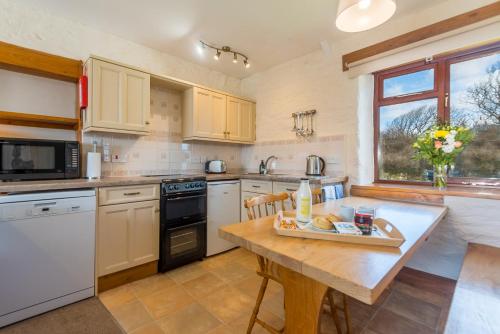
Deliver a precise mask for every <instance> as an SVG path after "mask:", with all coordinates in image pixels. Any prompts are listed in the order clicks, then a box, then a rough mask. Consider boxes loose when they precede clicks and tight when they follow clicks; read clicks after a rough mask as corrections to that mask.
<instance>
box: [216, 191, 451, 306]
mask: <svg viewBox="0 0 500 334" xmlns="http://www.w3.org/2000/svg"><path fill="white" fill-rule="evenodd" d="M342 204H346V205H350V206H354V207H357V206H360V205H366V206H372V207H376V208H377V215H378V216H380V217H382V218H385V219H387V220H389V221H390V222H391V223H393V224H394V225H395V226H396V227H397V228H398V229H399V230H400V231H401V232H402V233H403V235H404V236H405V238H406V241H405V242H404V243H403V244H402V245H401V246H400V247H399V248H394V247H384V246H370V245H356V244H348V243H340V242H333V241H326V240H313V239H302V238H294V237H285V236H280V235H278V234H276V232H275V231H274V229H273V227H272V224H273V219H274V217H265V218H261V219H257V220H253V221H249V222H244V223H238V224H232V225H228V226H224V227H222V228H221V229H219V235H220V236H221V237H222V238H224V239H226V240H228V241H231V242H234V243H236V244H238V245H239V246H242V247H244V248H247V249H249V250H250V251H252V252H254V253H257V254H259V255H262V256H264V257H266V258H269V259H271V260H272V261H275V262H276V263H278V264H280V265H282V266H284V267H286V268H288V269H291V270H294V271H296V272H299V273H301V274H303V275H305V276H308V277H311V278H313V279H315V280H316V281H319V282H321V283H323V284H325V285H328V286H331V287H333V288H334V289H336V290H338V291H340V292H343V293H345V294H347V295H349V296H351V297H353V298H356V299H358V300H360V301H362V302H364V303H367V304H373V303H374V302H375V301H376V300H377V298H378V297H379V296H380V294H381V293H382V292H383V291H384V289H385V288H387V286H388V285H389V283H390V282H391V281H392V279H393V278H394V276H396V274H397V273H398V272H399V270H400V269H401V268H402V267H403V266H404V265H405V263H406V262H407V261H408V260H409V259H410V257H411V256H412V254H413V253H414V252H415V251H416V250H417V249H418V248H419V247H420V245H421V244H422V243H423V242H424V240H425V239H426V238H427V237H428V236H429V235H430V234H431V232H432V231H433V229H434V228H435V226H436V225H437V224H438V223H439V222H440V221H441V220H442V219H443V217H444V216H445V214H446V212H447V208H446V207H444V206H431V205H420V204H409V203H401V202H394V201H387V200H378V199H370V198H363V197H347V198H344V199H341V200H336V201H329V202H325V203H322V204H317V205H314V206H313V212H314V213H316V214H326V213H338V212H339V209H340V205H342Z"/></svg>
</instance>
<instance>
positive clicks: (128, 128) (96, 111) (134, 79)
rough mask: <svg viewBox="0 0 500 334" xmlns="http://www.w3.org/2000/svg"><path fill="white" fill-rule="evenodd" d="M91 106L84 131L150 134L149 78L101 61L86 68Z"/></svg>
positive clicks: (86, 115) (84, 121) (94, 60)
mask: <svg viewBox="0 0 500 334" xmlns="http://www.w3.org/2000/svg"><path fill="white" fill-rule="evenodd" d="M85 71H86V73H87V75H88V77H89V105H88V107H87V110H86V111H85V114H84V117H83V129H84V131H105V132H119V133H131V134H140V135H144V134H148V133H149V126H148V125H149V115H150V110H149V109H150V75H149V74H148V73H144V72H141V71H137V70H134V69H130V68H127V67H124V66H120V65H116V64H113V63H109V62H106V61H102V60H98V59H92V58H91V59H89V61H88V62H87V64H86V65H85Z"/></svg>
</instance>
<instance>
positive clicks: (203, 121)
mask: <svg viewBox="0 0 500 334" xmlns="http://www.w3.org/2000/svg"><path fill="white" fill-rule="evenodd" d="M193 98H194V100H195V101H194V117H193V121H194V131H193V135H194V136H199V137H206V138H214V139H224V137H225V132H226V96H225V95H222V94H218V93H215V92H212V91H209V90H206V89H201V88H197V87H196V88H194V97H193Z"/></svg>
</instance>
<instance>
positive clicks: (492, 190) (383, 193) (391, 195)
mask: <svg viewBox="0 0 500 334" xmlns="http://www.w3.org/2000/svg"><path fill="white" fill-rule="evenodd" d="M351 195H353V196H363V197H375V198H383V199H394V200H401V201H409V202H419V203H428V204H443V203H444V196H458V197H473V198H484V199H494V200H500V188H497V187H477V186H459V185H448V188H447V189H446V190H438V189H435V188H433V187H432V186H430V185H409V184H394V183H373V184H369V185H353V186H352V187H351Z"/></svg>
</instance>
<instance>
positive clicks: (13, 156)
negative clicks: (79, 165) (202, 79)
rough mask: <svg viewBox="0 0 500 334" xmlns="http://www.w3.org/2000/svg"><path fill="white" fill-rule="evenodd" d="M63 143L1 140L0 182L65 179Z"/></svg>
mask: <svg viewBox="0 0 500 334" xmlns="http://www.w3.org/2000/svg"><path fill="white" fill-rule="evenodd" d="M65 160H66V150H65V143H64V142H63V141H49V140H48V141H43V140H16V139H0V179H1V180H35V179H58V178H64V172H65Z"/></svg>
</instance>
